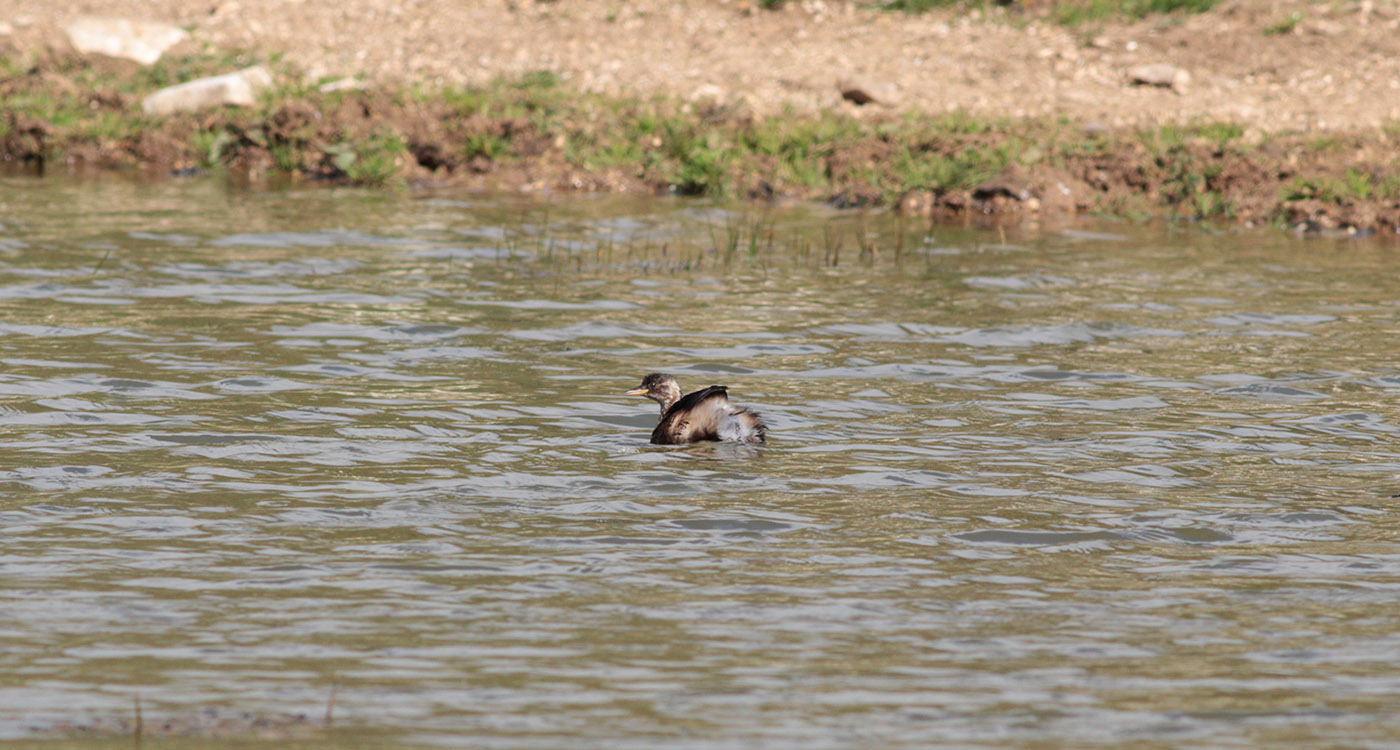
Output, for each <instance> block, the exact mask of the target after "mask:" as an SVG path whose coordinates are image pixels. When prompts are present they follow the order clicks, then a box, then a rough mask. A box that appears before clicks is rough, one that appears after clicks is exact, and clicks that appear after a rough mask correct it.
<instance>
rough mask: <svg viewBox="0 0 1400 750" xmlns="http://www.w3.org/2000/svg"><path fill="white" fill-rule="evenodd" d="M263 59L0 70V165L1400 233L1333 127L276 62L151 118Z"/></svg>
mask: <svg viewBox="0 0 1400 750" xmlns="http://www.w3.org/2000/svg"><path fill="white" fill-rule="evenodd" d="M253 62H257V60H254V59H253V58H251V57H250V56H248V55H243V54H233V55H212V54H209V55H195V56H189V57H180V58H173V59H166V60H163V61H161V62H160V63H158V64H157V65H155V66H152V67H150V68H146V69H141V68H138V67H136V66H132V65H125V64H118V63H116V62H113V61H95V60H90V59H84V58H77V57H55V58H49V59H42V60H38V61H32V62H25V63H21V62H19V61H16V60H13V59H10V60H6V59H0V110H2V111H3V113H4V114H3V116H0V158H3V159H4V160H6V161H10V162H20V163H25V164H28V165H30V166H31V168H35V169H45V168H52V167H54V166H57V165H65V166H69V167H73V168H76V167H80V166H88V167H91V166H96V167H99V168H132V167H146V168H149V169H152V170H159V171H166V172H171V173H173V174H177V175H183V174H191V173H198V172H205V171H222V170H227V171H230V172H236V173H239V174H246V175H250V176H252V177H253V178H255V179H257V178H264V177H268V176H276V175H281V176H283V178H285V179H308V180H329V181H340V182H348V183H354V184H362V185H385V184H393V183H400V182H442V181H454V182H465V183H468V184H475V185H480V186H482V187H498V188H507V189H535V190H540V189H548V190H624V191H642V192H645V191H651V192H673V193H678V194H685V195H708V196H723V197H732V198H741V199H758V200H779V199H795V200H821V201H827V202H830V203H831V204H833V205H836V206H842V207H857V206H889V207H895V208H898V209H900V210H902V211H904V212H907V213H916V214H933V215H942V216H945V217H946V216H972V215H985V214H1001V215H1009V216H1025V215H1037V214H1053V213H1075V212H1081V211H1095V212H1104V213H1112V214H1117V215H1126V216H1142V217H1154V216H1172V217H1182V218H1188V219H1193V220H1216V221H1248V222H1253V223H1259V224H1266V223H1270V224H1279V225H1289V226H1297V225H1303V226H1307V227H1310V228H1317V229H1332V228H1339V227H1340V228H1347V227H1351V228H1358V229H1373V228H1384V229H1387V230H1390V231H1394V230H1395V228H1396V227H1397V225H1400V157H1397V156H1396V154H1400V128H1387V129H1384V130H1382V131H1380V132H1376V133H1370V134H1364V135H1357V136H1345V135H1333V136H1330V137H1329V138H1328V140H1327V143H1326V146H1327V147H1326V148H1323V147H1322V146H1321V145H1319V142H1318V139H1317V137H1316V136H1306V135H1304V134H1298V135H1279V136H1271V137H1269V136H1264V135H1262V134H1259V133H1252V134H1251V133H1247V132H1246V131H1245V129H1244V128H1242V127H1240V126H1237V125H1234V124H1232V123H1211V122H1206V123H1199V124H1196V125H1192V126H1186V127H1183V126H1174V125H1164V126H1160V127H1156V128H1150V129H1145V130H1136V131H1132V130H1125V131H1106V130H1102V129H1092V130H1090V129H1085V128H1083V127H1080V126H1078V125H1077V124H1075V123H1071V122H1068V121H1065V120H1049V119H1031V120H1016V121H1012V120H1006V119H996V118H985V117H977V116H972V115H968V114H963V113H948V114H924V115H905V116H894V115H889V114H875V115H869V114H868V113H867V111H866V110H857V109H855V108H849V109H845V110H839V111H826V112H821V113H815V114H803V113H797V112H785V113H783V114H780V115H776V116H768V117H760V116H758V115H756V114H754V113H752V112H751V111H750V110H749V109H747V108H746V107H744V106H743V105H742V103H738V104H734V103H687V102H682V101H679V100H674V99H660V98H654V99H624V98H615V97H606V96H602V95H596V94H587V93H582V92H579V91H577V90H574V89H571V88H569V87H568V86H567V85H566V84H564V83H563V82H561V81H559V80H558V79H557V78H556V77H555V76H554V75H552V74H550V73H547V72H540V73H534V74H531V75H527V76H523V77H521V78H518V79H515V80H501V81H497V82H495V83H493V84H491V85H489V86H483V87H458V86H426V85H418V86H408V87H403V88H399V89H397V90H383V89H359V88H345V87H321V86H318V85H317V84H322V83H325V82H320V81H317V82H307V81H305V80H304V79H303V78H301V77H299V76H297V75H295V74H294V72H293V71H290V70H288V69H287V68H286V66H283V65H281V64H280V63H279V62H278V61H277V60H270V61H263V62H265V63H267V64H269V65H270V66H271V67H273V68H274V69H276V70H278V71H279V76H278V78H279V80H280V81H281V83H280V84H279V85H278V86H275V87H274V88H273V89H272V90H270V91H268V92H266V93H265V94H264V95H263V96H262V98H261V100H260V102H259V103H258V105H257V106H254V107H247V108H223V109H218V110H210V111H205V112H200V113H190V114H183V115H178V116H173V117H169V118H159V119H157V118H151V117H147V116H145V115H143V114H141V109H140V100H141V97H143V96H144V95H145V94H147V93H149V92H151V91H154V90H156V89H158V88H160V87H162V86H165V85H169V84H172V83H177V82H180V81H184V80H189V79H191V78H194V77H198V76H202V75H208V74H211V73H216V72H223V71H226V70H229V69H231V68H234V67H240V66H245V65H248V64H251V63H253ZM323 88H325V89H326V90H323ZM331 89H334V90H331Z"/></svg>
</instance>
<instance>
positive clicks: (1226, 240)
mask: <svg viewBox="0 0 1400 750" xmlns="http://www.w3.org/2000/svg"><path fill="white" fill-rule="evenodd" d="M757 210H758V209H756V208H754V207H748V208H743V207H740V208H738V209H733V210H726V209H725V208H723V207H719V206H716V205H712V204H704V203H695V202H686V201H672V200H650V201H631V200H622V199H617V198H606V199H604V198H593V197H556V198H552V199H549V200H545V199H540V198H531V199H527V198H522V197H518V196H513V197H510V196H508V197H500V196H489V195H487V196H483V195H480V194H469V193H453V192H446V191H444V192H431V191H428V192H410V191H400V192H395V191H383V192H373V191H358V190H332V189H325V188H317V189H308V190H284V191H265V192H256V191H245V190H239V189H235V188H231V187H229V186H227V185H225V184H223V183H220V182H218V181H190V182H167V183H160V184H155V185H140V184H134V183H130V182H121V181H96V182H69V181H62V180H43V181H36V180H33V179H28V178H15V177H10V178H3V179H0V602H2V603H3V605H2V606H0V652H2V653H3V664H0V739H11V740H15V739H19V740H24V741H30V742H32V741H39V740H42V739H44V738H54V741H55V742H58V743H64V742H86V741H90V740H91V739H92V738H93V737H98V738H100V737H103V736H108V735H119V734H120V733H121V732H123V731H125V729H124V727H126V724H124V723H123V722H126V721H127V718H128V717H129V716H130V715H131V714H132V712H133V703H134V701H135V700H137V699H138V698H139V700H140V702H141V706H142V708H143V711H144V716H145V726H146V727H147V729H148V730H152V729H154V728H156V727H157V725H158V724H159V723H160V722H166V723H172V722H173V723H174V724H176V725H179V724H180V723H181V722H187V723H188V722H193V723H198V721H200V719H198V718H191V717H200V716H207V715H209V714H211V713H212V712H235V713H237V712H248V715H250V716H253V717H255V718H257V717H264V718H263V719H258V721H264V722H265V723H269V722H270V723H272V724H276V723H277V722H278V721H282V720H281V719H277V718H276V717H277V716H280V715H281V714H282V713H284V712H291V713H294V714H295V713H298V712H300V713H304V714H306V715H308V716H310V717H314V718H315V719H316V722H319V721H320V718H319V717H320V716H321V715H322V714H323V713H324V712H325V710H326V707H327V703H328V696H329V695H330V693H331V692H332V689H333V686H336V685H338V687H337V688H335V693H336V697H335V707H334V719H335V726H336V727H337V728H336V729H332V730H329V731H328V732H324V733H321V732H317V733H311V734H309V735H294V736H295V737H298V738H300V740H299V741H301V742H304V743H309V744H312V745H314V744H318V743H327V744H328V745H334V746H345V745H349V744H356V743H371V742H372V743H376V744H386V743H387V744H406V745H431V746H443V747H461V748H557V747H570V748H655V747H666V748H751V747H766V748H778V747H802V748H852V747H867V748H894V747H908V748H915V747H928V746H930V744H944V745H953V746H961V747H1078V746H1085V745H1100V746H1113V745H1131V746H1133V747H1159V746H1160V747H1167V746H1172V747H1226V746H1251V747H1316V746H1319V745H1320V744H1325V743H1332V744H1335V745H1345V746H1349V747H1366V746H1370V747H1379V746H1389V747H1393V746H1395V744H1396V743H1397V742H1400V713H1397V712H1396V711H1395V710H1394V709H1395V706H1397V705H1400V632H1397V623H1400V618H1398V617H1397V616H1400V605H1397V598H1400V544H1397V535H1398V534H1400V524H1397V520H1396V519H1397V512H1396V506H1397V503H1400V500H1397V499H1394V498H1392V495H1395V494H1397V493H1400V434H1398V433H1400V406H1397V404H1398V403H1400V361H1397V358H1396V356H1395V354H1394V352H1395V350H1396V338H1397V332H1400V274H1397V273H1396V269H1397V263H1396V257H1397V256H1396V248H1395V247H1394V246H1391V245H1386V244H1383V243H1374V242H1340V241H1303V240H1299V239H1295V238H1292V237H1288V236H1285V235H1283V234H1280V233H1277V232H1273V231H1262V230H1261V231H1249V232H1242V233H1226V234H1220V235H1212V234H1210V233H1208V232H1206V231H1204V230H1201V229H1198V228H1187V229H1178V230H1177V231H1175V232H1169V231H1165V230H1162V229H1144V228H1139V227H1134V226H1132V225H1127V224H1096V225H1092V226H1087V227H1086V226H1079V227H1077V228H1076V229H1074V230H1070V231H1043V232H1035V231H1030V230H1024V231H1013V232H1009V233H1008V232H999V231H996V230H974V229H950V228H941V227H934V228H932V229H929V228H928V227H926V226H918V227H913V226H902V225H900V224H898V223H896V222H895V221H894V220H893V219H891V218H889V217H881V216H863V215H859V214H855V213H842V214H838V213H827V212H823V211H821V210H819V209H815V208H791V209H781V210H779V209H774V210H771V211H764V212H761V213H755V211H757ZM653 370H665V371H669V372H672V373H675V374H676V375H677V377H678V378H679V379H680V381H681V384H682V386H685V387H687V389H695V388H699V387H702V386H705V385H709V384H711V383H722V384H726V385H728V386H729V387H730V392H731V396H732V397H733V398H734V399H735V400H736V401H738V402H740V403H743V404H746V405H749V406H751V407H753V408H755V409H757V410H759V411H761V412H762V414H763V415H764V417H765V419H766V420H767V421H768V423H769V425H770V427H771V439H770V441H769V443H768V444H767V445H766V446H763V447H759V448H754V447H746V446H735V445H732V444H706V445H697V446H682V447H658V446H651V445H648V443H647V436H648V433H649V431H650V429H651V427H652V426H653V425H654V423H655V421H656V416H657V415H656V409H655V405H654V404H652V402H650V401H645V400H643V399H637V398H629V397H626V396H624V395H622V392H623V391H624V390H626V389H628V388H630V387H633V386H634V385H636V383H637V382H638V380H639V379H640V377H641V376H642V375H643V374H645V373H647V372H650V371H653ZM239 715H241V714H239ZM266 717H273V718H266ZM234 723H236V721H235V722H234ZM252 723H253V724H256V723H257V721H253V722H252ZM80 730H81V731H80ZM230 731H231V733H232V734H233V735H234V736H235V737H237V736H238V730H237V728H235V729H233V730H230ZM104 733H106V734H104ZM176 733H177V734H178V732H176ZM250 733H252V734H257V732H252V731H251V730H250ZM171 742H178V740H171ZM189 742H191V743H194V744H197V743H196V741H195V740H189Z"/></svg>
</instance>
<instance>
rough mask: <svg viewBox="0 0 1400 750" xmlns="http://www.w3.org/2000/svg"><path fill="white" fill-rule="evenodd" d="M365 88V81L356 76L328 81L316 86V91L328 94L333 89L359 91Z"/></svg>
mask: <svg viewBox="0 0 1400 750" xmlns="http://www.w3.org/2000/svg"><path fill="white" fill-rule="evenodd" d="M363 88H365V82H364V81H361V80H360V79H358V78H354V77H351V78H341V79H338V80H335V81H328V82H326V83H323V84H321V85H320V86H317V87H316V90H317V91H320V92H321V93H323V94H329V93H331V92H334V91H359V90H361V89H363Z"/></svg>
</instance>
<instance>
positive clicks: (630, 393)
mask: <svg viewBox="0 0 1400 750" xmlns="http://www.w3.org/2000/svg"><path fill="white" fill-rule="evenodd" d="M622 395H624V396H645V395H647V389H645V388H643V387H641V386H637V387H636V388H633V389H632V390H630V391H628V392H626V393H624V394H622Z"/></svg>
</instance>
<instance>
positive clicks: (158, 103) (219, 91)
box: [141, 65, 272, 116]
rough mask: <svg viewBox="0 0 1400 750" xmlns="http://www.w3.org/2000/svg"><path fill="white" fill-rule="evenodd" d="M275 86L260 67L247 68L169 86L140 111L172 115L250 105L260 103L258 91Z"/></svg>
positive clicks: (265, 69)
mask: <svg viewBox="0 0 1400 750" xmlns="http://www.w3.org/2000/svg"><path fill="white" fill-rule="evenodd" d="M271 85H272V74H271V73H269V72H268V71H267V68H264V67H263V66H261V65H254V66H253V67H251V68H244V69H243V70H240V71H237V72H235V73H225V74H224V75H221V76H211V77H209V78H198V79H195V80H193V81H188V82H186V83H182V84H179V85H178V86H170V87H168V88H163V89H161V90H160V91H157V92H155V93H154V94H151V95H150V96H147V97H146V98H145V99H144V100H142V102H141V111H142V112H144V113H146V114H148V115H156V116H159V115H169V114H173V113H175V112H188V111H191V110H196V109H205V108H208V107H217V106H220V105H223V104H233V105H237V106H243V107H246V106H249V105H251V104H255V103H256V102H257V100H258V92H259V91H262V90H263V89H265V88H267V87H268V86H271Z"/></svg>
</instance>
